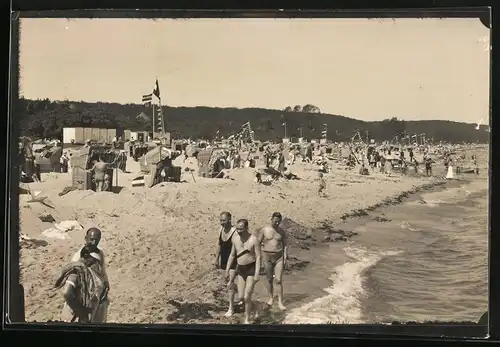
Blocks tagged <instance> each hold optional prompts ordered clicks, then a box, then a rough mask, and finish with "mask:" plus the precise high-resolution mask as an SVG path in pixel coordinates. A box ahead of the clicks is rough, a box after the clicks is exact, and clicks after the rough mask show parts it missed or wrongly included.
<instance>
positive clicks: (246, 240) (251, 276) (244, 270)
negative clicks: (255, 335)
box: [226, 219, 261, 324]
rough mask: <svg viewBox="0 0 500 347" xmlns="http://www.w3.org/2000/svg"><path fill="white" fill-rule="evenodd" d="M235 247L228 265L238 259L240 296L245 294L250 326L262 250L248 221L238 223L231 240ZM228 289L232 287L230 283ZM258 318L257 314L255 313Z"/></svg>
mask: <svg viewBox="0 0 500 347" xmlns="http://www.w3.org/2000/svg"><path fill="white" fill-rule="evenodd" d="M231 241H232V243H233V247H232V249H231V254H230V255H229V260H228V264H231V263H232V262H233V260H234V258H236V262H237V263H238V266H237V267H236V276H237V286H238V295H241V294H242V293H243V301H244V303H245V324H250V315H251V313H252V294H253V290H254V287H255V283H256V282H257V281H258V280H259V271H260V263H261V250H260V243H259V240H258V239H257V238H256V237H255V236H254V235H252V234H250V232H249V231H248V220H246V219H240V220H238V223H236V233H235V234H234V235H233V237H232V239H231ZM229 271H230V269H229V267H228V268H226V277H229V276H230V275H229ZM227 285H228V287H230V286H231V285H232V283H231V282H228V284H227ZM255 318H257V312H256V313H255Z"/></svg>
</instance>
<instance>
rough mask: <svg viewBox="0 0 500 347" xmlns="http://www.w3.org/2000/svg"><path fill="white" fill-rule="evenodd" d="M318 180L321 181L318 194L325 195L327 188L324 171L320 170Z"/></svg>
mask: <svg viewBox="0 0 500 347" xmlns="http://www.w3.org/2000/svg"><path fill="white" fill-rule="evenodd" d="M318 181H319V187H318V195H319V196H321V197H324V196H325V190H326V181H325V178H324V177H323V173H322V172H318Z"/></svg>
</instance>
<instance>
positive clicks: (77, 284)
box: [55, 246, 107, 323]
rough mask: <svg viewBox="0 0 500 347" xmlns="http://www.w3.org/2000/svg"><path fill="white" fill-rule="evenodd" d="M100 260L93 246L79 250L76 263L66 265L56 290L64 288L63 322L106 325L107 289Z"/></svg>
mask: <svg viewBox="0 0 500 347" xmlns="http://www.w3.org/2000/svg"><path fill="white" fill-rule="evenodd" d="M100 263H101V257H100V254H99V253H95V252H94V251H93V249H92V247H90V246H85V247H83V248H82V250H81V251H80V258H79V259H78V261H77V262H71V263H70V264H68V265H66V266H65V267H64V268H63V270H62V271H61V274H60V276H59V277H58V279H57V281H56V284H55V287H56V288H57V289H62V294H63V296H64V300H65V303H64V305H63V310H62V313H61V320H62V321H64V322H71V323H73V322H75V321H77V322H80V323H90V322H92V323H105V322H106V317H107V290H106V285H105V284H104V276H103V274H102V268H101V266H100Z"/></svg>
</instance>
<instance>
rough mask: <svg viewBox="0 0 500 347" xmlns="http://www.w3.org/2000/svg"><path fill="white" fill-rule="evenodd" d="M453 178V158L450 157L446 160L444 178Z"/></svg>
mask: <svg viewBox="0 0 500 347" xmlns="http://www.w3.org/2000/svg"><path fill="white" fill-rule="evenodd" d="M453 178H454V176H453V160H452V159H451V157H450V158H449V161H448V169H447V173H446V179H447V180H452V179H453Z"/></svg>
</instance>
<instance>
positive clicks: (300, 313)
mask: <svg viewBox="0 0 500 347" xmlns="http://www.w3.org/2000/svg"><path fill="white" fill-rule="evenodd" d="M344 251H345V253H346V254H347V255H348V256H349V257H350V258H352V259H353V260H354V261H352V262H348V263H345V264H343V265H340V266H338V267H336V268H335V271H334V273H333V274H332V276H330V279H331V280H332V281H333V285H332V286H331V287H329V288H325V289H324V290H325V292H327V293H328V295H326V296H323V297H321V298H318V299H316V300H314V301H312V302H310V303H307V304H305V305H303V306H301V307H298V308H296V309H293V310H291V311H290V313H288V314H287V316H286V317H285V321H284V323H285V324H325V323H343V324H360V323H362V307H361V298H362V296H363V295H364V294H365V293H364V288H363V282H364V280H363V273H364V272H365V271H366V270H367V269H369V268H370V267H372V266H374V265H375V264H377V262H379V261H380V260H381V259H383V258H385V257H387V256H393V255H397V254H400V253H401V251H384V252H377V253H375V252H371V251H368V250H367V249H365V248H360V247H353V246H350V247H347V248H344Z"/></svg>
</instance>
